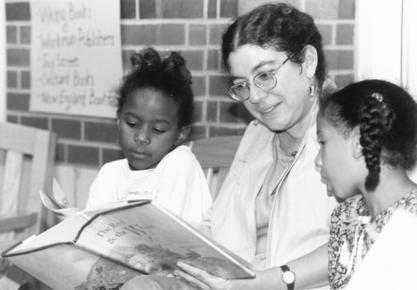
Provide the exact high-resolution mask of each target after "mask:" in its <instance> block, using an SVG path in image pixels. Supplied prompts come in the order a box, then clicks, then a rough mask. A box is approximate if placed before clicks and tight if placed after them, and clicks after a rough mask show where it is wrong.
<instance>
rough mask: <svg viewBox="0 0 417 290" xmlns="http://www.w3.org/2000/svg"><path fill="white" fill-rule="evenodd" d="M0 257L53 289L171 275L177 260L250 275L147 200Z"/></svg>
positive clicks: (81, 218)
mask: <svg viewBox="0 0 417 290" xmlns="http://www.w3.org/2000/svg"><path fill="white" fill-rule="evenodd" d="M2 256H3V257H4V258H7V259H8V260H10V261H11V262H12V263H14V264H15V265H17V266H18V267H20V268H22V269H23V270H24V271H26V272H28V273H30V274H31V275H33V276H34V277H36V278H37V279H39V280H40V281H42V282H43V283H45V284H47V285H48V286H50V287H51V288H53V289H77V290H81V289H101V288H100V287H102V288H104V289H117V288H118V287H119V286H121V285H122V284H123V283H124V282H125V281H127V280H129V279H130V278H132V277H133V276H135V275H143V274H161V275H163V274H169V273H172V272H173V271H174V269H175V268H176V263H177V262H178V261H179V260H182V261H185V262H187V263H189V264H191V265H195V266H198V267H200V268H202V269H204V270H206V271H207V272H209V273H212V274H214V275H216V276H220V277H223V278H226V279H236V278H252V277H254V274H253V272H252V271H251V269H250V265H249V263H247V262H245V261H244V260H242V259H241V258H239V257H238V256H236V255H234V254H233V253H231V252H229V251H227V250H226V249H224V248H223V247H221V246H220V245H219V244H217V243H216V242H215V241H213V240H211V239H209V238H208V237H206V236H204V235H203V234H201V233H200V232H199V231H197V230H196V229H195V228H193V227H192V226H191V225H189V224H188V223H186V222H185V221H183V220H182V219H180V218H179V217H177V216H175V215H174V214H172V213H170V212H169V211H168V210H166V209H164V208H163V207H161V206H159V205H158V204H156V203H153V202H150V201H137V202H131V203H127V204H126V203H123V204H119V205H112V206H111V207H109V208H105V209H97V210H93V211H80V212H77V213H75V214H73V215H71V216H70V217H68V218H66V219H64V220H63V221H61V222H60V223H58V224H57V225H55V226H54V227H52V228H50V229H48V230H47V231H45V232H43V233H41V234H39V235H37V236H32V237H30V238H28V239H26V240H24V241H23V242H21V243H19V244H17V245H15V246H14V247H12V248H11V249H8V250H6V251H5V252H4V253H2Z"/></svg>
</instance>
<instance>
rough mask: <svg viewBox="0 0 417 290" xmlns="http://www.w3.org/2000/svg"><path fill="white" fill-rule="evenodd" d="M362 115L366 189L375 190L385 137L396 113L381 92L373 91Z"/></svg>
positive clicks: (367, 99) (361, 133)
mask: <svg viewBox="0 0 417 290" xmlns="http://www.w3.org/2000/svg"><path fill="white" fill-rule="evenodd" d="M360 115H361V117H360V135H361V137H360V144H361V145H362V148H363V149H362V153H363V156H364V158H365V162H366V167H367V168H368V171H369V173H368V176H367V177H366V179H365V189H366V190H374V189H375V188H376V186H377V185H378V183H379V173H380V171H381V166H380V163H381V161H380V160H381V158H380V157H381V152H382V144H383V139H384V137H385V135H386V133H387V132H388V131H389V130H390V129H391V127H392V123H393V121H394V118H395V114H394V112H393V111H392V110H391V109H390V107H389V106H388V105H387V104H386V102H385V100H384V98H383V96H382V95H381V94H379V93H373V94H372V95H371V96H370V97H368V98H366V100H365V103H364V106H363V108H362V110H361V114H360Z"/></svg>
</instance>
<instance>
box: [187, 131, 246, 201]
mask: <svg viewBox="0 0 417 290" xmlns="http://www.w3.org/2000/svg"><path fill="white" fill-rule="evenodd" d="M241 138H242V136H238V135H233V136H219V137H210V138H205V139H199V140H194V141H192V142H190V147H191V150H192V151H193V153H194V154H195V156H196V158H197V160H198V161H199V162H200V165H201V167H202V168H203V170H204V172H205V173H206V178H207V182H208V184H209V188H210V191H211V194H212V197H213V199H215V198H216V197H217V194H218V191H219V190H220V187H221V185H222V184H223V181H224V179H225V178H226V175H227V172H228V171H229V168H230V165H231V164H232V161H233V158H234V156H235V153H236V150H237V147H238V146H239V143H240V140H241Z"/></svg>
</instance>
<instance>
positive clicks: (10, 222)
mask: <svg viewBox="0 0 417 290" xmlns="http://www.w3.org/2000/svg"><path fill="white" fill-rule="evenodd" d="M37 218H38V214H37V213H31V214H28V215H23V216H12V217H10V216H7V217H0V233H4V232H9V231H14V230H19V229H24V228H28V227H30V226H32V225H34V224H35V223H36V220H37Z"/></svg>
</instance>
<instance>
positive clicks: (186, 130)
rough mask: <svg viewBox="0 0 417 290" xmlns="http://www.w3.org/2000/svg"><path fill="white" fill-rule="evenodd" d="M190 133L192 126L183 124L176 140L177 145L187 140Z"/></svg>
mask: <svg viewBox="0 0 417 290" xmlns="http://www.w3.org/2000/svg"><path fill="white" fill-rule="evenodd" d="M189 134H190V126H183V127H181V129H180V131H179V132H178V136H177V140H175V146H179V145H181V144H183V143H184V142H185V140H186V139H187V138H188V135H189Z"/></svg>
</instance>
